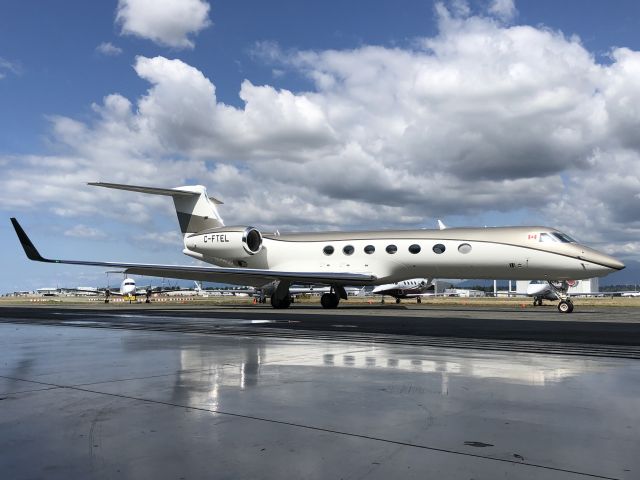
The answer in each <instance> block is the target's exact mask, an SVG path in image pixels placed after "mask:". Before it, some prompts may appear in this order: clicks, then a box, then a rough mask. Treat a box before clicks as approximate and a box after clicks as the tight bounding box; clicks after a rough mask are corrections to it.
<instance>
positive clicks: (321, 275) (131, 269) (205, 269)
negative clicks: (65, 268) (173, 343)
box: [11, 218, 376, 287]
mask: <svg viewBox="0 0 640 480" xmlns="http://www.w3.org/2000/svg"><path fill="white" fill-rule="evenodd" d="M11 223H12V224H13V228H14V229H15V231H16V234H17V235H18V239H19V240H20V243H21V244H22V248H23V249H24V252H25V253H26V255H27V257H28V258H29V259H30V260H34V261H36V262H46V263H63V264H68V265H89V266H94V267H109V268H114V267H115V268H124V269H125V273H127V274H134V275H148V276H154V277H167V278H180V279H184V280H200V281H214V282H221V283H231V284H239V285H252V286H258V287H260V286H263V285H265V284H267V283H269V282H272V281H273V280H287V281H290V282H298V283H325V284H341V285H344V284H347V285H353V284H369V283H372V282H373V281H374V280H376V277H375V276H374V275H369V274H364V273H348V272H294V271H277V270H267V269H258V268H226V267H215V266H211V267H209V266H195V265H193V266H192V265H162V264H143V263H125V262H94V261H85V260H59V259H50V258H44V257H43V256H42V255H40V253H39V252H38V250H37V249H36V247H35V246H34V245H33V243H32V242H31V240H30V239H29V237H28V236H27V234H26V233H25V231H24V230H23V229H22V227H21V226H20V224H19V223H18V221H17V220H16V219H15V218H11Z"/></svg>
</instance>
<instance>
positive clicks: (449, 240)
mask: <svg viewBox="0 0 640 480" xmlns="http://www.w3.org/2000/svg"><path fill="white" fill-rule="evenodd" d="M90 185H95V186H99V187H106V188H115V189H119V190H130V191H133V192H139V193H146V194H152V195H165V196H168V197H171V198H172V199H173V202H174V205H175V208H176V213H177V215H178V223H179V225H180V229H181V231H182V234H183V239H184V250H183V253H184V254H185V255H188V256H190V257H193V258H196V259H198V260H202V261H203V262H206V263H209V264H210V265H208V266H186V265H185V266H183V265H162V264H142V263H127V262H105V261H86V260H58V259H48V258H44V257H42V255H40V253H39V252H38V250H37V249H36V248H35V246H34V245H33V243H32V242H31V240H29V237H28V236H27V234H26V233H25V232H24V230H23V229H22V228H21V227H20V224H19V223H18V222H17V220H16V219H15V218H12V219H11V222H12V223H13V226H14V228H15V230H16V233H17V234H18V237H19V239H20V242H21V243H22V246H23V248H24V250H25V253H26V254H27V257H28V258H30V259H31V260H36V261H39V262H49V263H65V264H73V265H93V266H98V267H109V268H111V267H116V268H122V269H124V271H125V273H126V274H128V275H135V274H138V275H150V276H157V277H167V278H181V279H188V280H200V281H214V282H224V283H231V284H238V285H252V286H254V287H257V288H262V287H263V286H265V285H268V284H270V283H273V282H274V281H275V282H276V283H277V286H276V288H275V289H274V290H273V293H272V295H271V305H272V306H273V307H274V308H287V307H289V305H290V304H291V295H290V291H289V287H290V285H291V284H293V283H302V284H324V285H328V286H329V287H330V292H327V293H325V294H324V295H322V297H321V298H320V302H321V304H322V306H323V307H325V308H336V307H337V306H338V303H339V302H340V299H346V298H347V293H346V290H345V286H346V285H352V286H366V285H374V286H375V285H382V284H388V283H396V282H399V281H402V280H404V279H407V278H467V279H475V278H509V279H512V280H534V279H544V280H546V281H549V282H552V283H551V284H552V285H554V287H553V288H556V290H557V291H558V295H559V298H560V303H559V305H558V308H559V310H560V311H561V312H571V311H572V310H573V304H572V303H571V299H570V298H569V296H568V295H567V289H566V288H563V285H565V284H566V282H567V281H569V280H577V279H584V278H591V277H601V276H604V275H607V274H609V273H611V272H614V271H616V270H621V269H622V268H624V264H622V263H621V262H620V261H618V260H617V259H615V258H613V257H610V256H609V255H606V254H604V253H601V252H598V251H596V250H593V249H591V248H589V247H586V246H584V245H581V244H579V243H577V242H575V241H574V240H573V239H572V238H571V237H569V236H568V235H566V234H564V233H562V232H559V231H557V230H555V229H553V228H548V227H494V228H446V229H443V230H382V231H355V232H323V233H289V234H280V233H277V232H276V233H273V234H268V233H263V232H261V231H260V230H258V229H257V228H255V227H251V226H244V225H242V226H225V224H224V223H223V221H222V218H221V217H220V215H219V213H218V205H220V204H221V203H222V202H220V201H219V200H216V199H215V198H212V197H209V196H208V195H207V191H206V189H205V188H204V187H203V186H201V185H195V186H185V187H177V188H171V189H166V188H152V187H140V186H134V185H121V184H114V183H91V184H90ZM558 282H559V283H558ZM556 285H560V286H559V287H556Z"/></svg>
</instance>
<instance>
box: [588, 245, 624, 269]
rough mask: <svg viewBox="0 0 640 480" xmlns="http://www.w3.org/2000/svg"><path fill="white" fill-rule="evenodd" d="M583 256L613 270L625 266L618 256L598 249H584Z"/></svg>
mask: <svg viewBox="0 0 640 480" xmlns="http://www.w3.org/2000/svg"><path fill="white" fill-rule="evenodd" d="M582 258H584V259H585V260H587V261H589V262H593V263H595V264H598V265H602V266H603V267H606V268H609V269H611V270H622V269H623V268H625V264H624V263H622V262H621V261H620V260H618V259H617V258H614V257H612V256H611V255H607V254H605V253H601V252H598V251H597V250H591V249H584V250H583V256H582Z"/></svg>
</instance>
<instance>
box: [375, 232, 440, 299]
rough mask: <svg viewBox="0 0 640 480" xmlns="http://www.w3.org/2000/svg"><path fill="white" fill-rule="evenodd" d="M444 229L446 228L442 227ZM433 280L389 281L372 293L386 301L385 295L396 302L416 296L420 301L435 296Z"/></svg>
mask: <svg viewBox="0 0 640 480" xmlns="http://www.w3.org/2000/svg"><path fill="white" fill-rule="evenodd" d="M441 230H444V229H441ZM432 287H433V280H432V279H431V278H410V279H408V280H402V281H400V282H396V283H387V284H384V285H378V286H377V287H375V288H374V289H373V290H372V291H371V293H373V294H374V295H382V296H383V299H382V301H383V303H384V295H389V296H390V297H394V298H395V299H396V303H400V301H401V300H402V299H404V298H415V299H416V301H417V302H418V303H421V302H422V297H427V296H433V295H434V293H433V288H432Z"/></svg>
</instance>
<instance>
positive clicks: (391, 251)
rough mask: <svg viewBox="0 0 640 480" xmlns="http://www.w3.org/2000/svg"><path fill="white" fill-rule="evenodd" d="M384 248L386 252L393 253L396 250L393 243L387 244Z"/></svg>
mask: <svg viewBox="0 0 640 480" xmlns="http://www.w3.org/2000/svg"><path fill="white" fill-rule="evenodd" d="M386 250H387V253H390V254H392V255H393V254H394V253H396V252H397V251H398V247H396V246H395V245H387V248H386Z"/></svg>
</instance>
